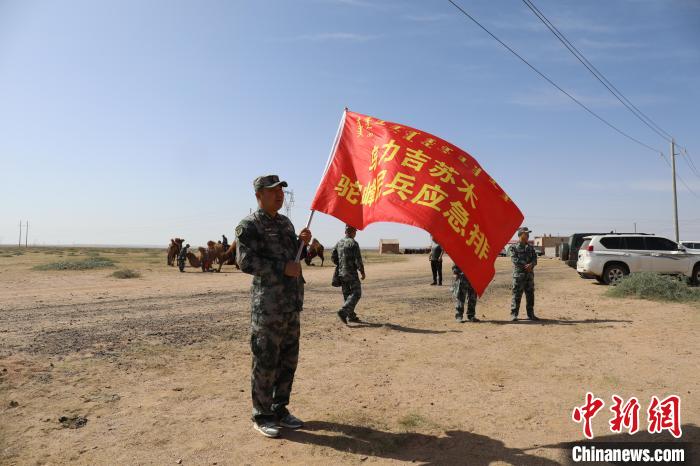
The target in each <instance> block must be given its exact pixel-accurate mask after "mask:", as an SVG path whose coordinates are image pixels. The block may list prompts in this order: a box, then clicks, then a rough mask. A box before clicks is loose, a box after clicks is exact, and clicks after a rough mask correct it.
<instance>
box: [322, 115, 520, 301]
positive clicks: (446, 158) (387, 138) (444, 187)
mask: <svg viewBox="0 0 700 466" xmlns="http://www.w3.org/2000/svg"><path fill="white" fill-rule="evenodd" d="M311 208H312V209H313V210H318V211H320V212H325V213H327V214H329V215H332V216H334V217H336V218H338V219H339V220H341V221H343V222H345V223H348V224H350V225H352V226H354V227H356V228H358V229H360V230H362V229H364V228H365V227H366V226H367V225H369V224H370V223H373V222H397V223H405V224H408V225H414V226H417V227H419V228H422V229H424V230H427V231H428V232H429V233H430V234H431V235H433V236H434V237H435V239H436V240H437V242H438V243H440V244H441V245H442V247H443V248H444V249H445V252H447V254H449V256H450V257H451V258H452V260H453V261H454V262H455V263H456V264H457V265H458V266H459V267H460V268H461V269H462V271H463V272H464V274H465V275H466V276H467V278H468V279H469V281H470V282H471V284H472V286H473V287H474V289H475V290H476V292H477V293H478V294H479V295H480V296H481V294H482V293H483V292H484V290H485V289H486V287H487V286H488V284H489V282H490V281H491V279H492V278H493V276H494V274H495V270H494V262H495V260H496V257H498V253H499V252H500V251H501V249H503V247H504V246H505V244H506V243H507V242H508V240H509V239H510V238H511V237H512V236H513V233H514V232H515V230H516V229H517V228H518V226H520V224H521V223H522V221H523V214H522V213H521V212H520V209H518V207H517V206H516V205H515V204H514V203H513V201H512V200H511V199H510V197H508V195H507V194H506V193H505V192H504V191H503V190H502V189H501V187H500V186H499V185H498V183H496V181H495V180H494V179H493V178H491V177H490V176H489V174H488V173H486V172H485V171H484V170H483V169H482V168H481V166H480V165H479V163H478V162H477V161H476V160H475V159H474V158H473V157H472V156H471V155H469V154H468V153H466V152H464V151H463V150H461V149H460V148H458V147H456V146H453V145H452V144H450V143H449V142H447V141H445V140H443V139H440V138H439V137H437V136H434V135H432V134H429V133H426V132H425V131H420V130H417V129H415V128H411V127H409V126H405V125H400V124H397V123H392V122H389V121H384V120H379V119H376V118H373V117H370V116H367V115H361V114H359V113H354V112H350V111H346V112H345V117H344V121H343V122H341V128H340V129H339V138H338V140H337V141H336V145H335V150H334V152H333V154H332V159H331V161H330V164H329V166H328V169H327V170H326V173H325V174H324V176H323V179H322V180H321V184H320V185H319V188H318V191H317V192H316V196H315V198H314V200H313V203H312V204H311Z"/></svg>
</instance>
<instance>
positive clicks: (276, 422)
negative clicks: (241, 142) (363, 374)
mask: <svg viewBox="0 0 700 466" xmlns="http://www.w3.org/2000/svg"><path fill="white" fill-rule="evenodd" d="M253 187H254V188H255V197H256V198H257V201H258V207H259V208H258V210H256V211H255V212H253V213H252V214H250V215H249V216H247V217H245V218H244V219H243V220H241V222H240V223H239V224H238V226H237V227H236V237H237V239H238V246H237V257H238V264H239V266H240V268H241V271H242V272H244V273H248V274H251V275H253V286H252V287H251V336H250V346H251V352H252V355H253V367H252V374H251V392H252V398H253V428H254V429H255V430H256V431H257V432H259V433H260V434H262V435H264V436H266V437H277V436H279V433H280V430H279V428H280V427H285V428H288V429H298V428H300V427H302V426H303V425H304V423H303V422H302V421H301V420H299V419H298V418H297V417H296V416H294V415H292V414H291V413H290V412H289V410H288V409H287V405H288V404H289V397H290V394H291V391H292V383H293V382H294V374H295V372H296V368H297V362H298V359H299V333H300V321H299V313H300V312H301V310H302V307H303V305H304V277H303V275H302V273H301V264H300V263H299V262H297V261H296V255H297V251H298V249H299V247H300V245H304V250H305V249H306V248H305V246H306V245H308V244H309V241H311V232H310V231H309V230H308V229H307V228H304V229H303V230H301V232H300V233H299V236H298V237H297V235H296V233H295V232H294V225H292V222H291V221H290V220H289V219H288V218H287V217H285V216H284V215H281V214H279V213H278V211H279V210H280V209H281V208H282V205H283V203H284V191H283V190H282V188H284V187H287V182H286V181H280V179H279V177H278V176H276V175H267V176H261V177H258V178H256V179H255V181H254V182H253ZM304 250H302V255H301V257H302V258H303V257H304Z"/></svg>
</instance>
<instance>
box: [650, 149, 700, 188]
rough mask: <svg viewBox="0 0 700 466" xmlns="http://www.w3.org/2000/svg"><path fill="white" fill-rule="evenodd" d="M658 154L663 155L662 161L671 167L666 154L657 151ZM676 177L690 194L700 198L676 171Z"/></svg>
mask: <svg viewBox="0 0 700 466" xmlns="http://www.w3.org/2000/svg"><path fill="white" fill-rule="evenodd" d="M659 154H660V155H661V157H663V159H664V162H666V165H668V167H669V168H673V167H672V166H671V162H669V161H668V158H667V157H666V154H664V153H663V152H659ZM676 178H678V179H679V180H680V182H681V183H683V186H685V189H687V190H688V192H689V193H690V194H692V195H693V196H695V197H697V198H698V199H700V195H698V193H696V192H695V191H693V190H692V189H690V186H688V183H686V182H685V180H684V179H683V178H682V177H681V175H679V174H678V173H676Z"/></svg>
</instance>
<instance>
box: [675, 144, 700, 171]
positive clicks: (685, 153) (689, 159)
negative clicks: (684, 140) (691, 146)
mask: <svg viewBox="0 0 700 466" xmlns="http://www.w3.org/2000/svg"><path fill="white" fill-rule="evenodd" d="M679 149H681V152H682V154H683V156H684V159H685V163H687V164H688V166H689V167H690V170H691V171H692V172H693V174H694V175H695V176H697V177H698V178H700V172H699V171H698V167H696V166H695V162H693V158H692V157H691V156H690V154H689V153H688V149H686V148H685V147H679Z"/></svg>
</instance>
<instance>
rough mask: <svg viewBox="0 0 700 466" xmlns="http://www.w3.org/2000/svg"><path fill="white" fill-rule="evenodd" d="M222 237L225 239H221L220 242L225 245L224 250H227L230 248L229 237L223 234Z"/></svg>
mask: <svg viewBox="0 0 700 466" xmlns="http://www.w3.org/2000/svg"><path fill="white" fill-rule="evenodd" d="M221 238H222V240H223V241H220V243H221V244H223V245H224V251H227V250H228V238H227V237H226V235H221Z"/></svg>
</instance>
